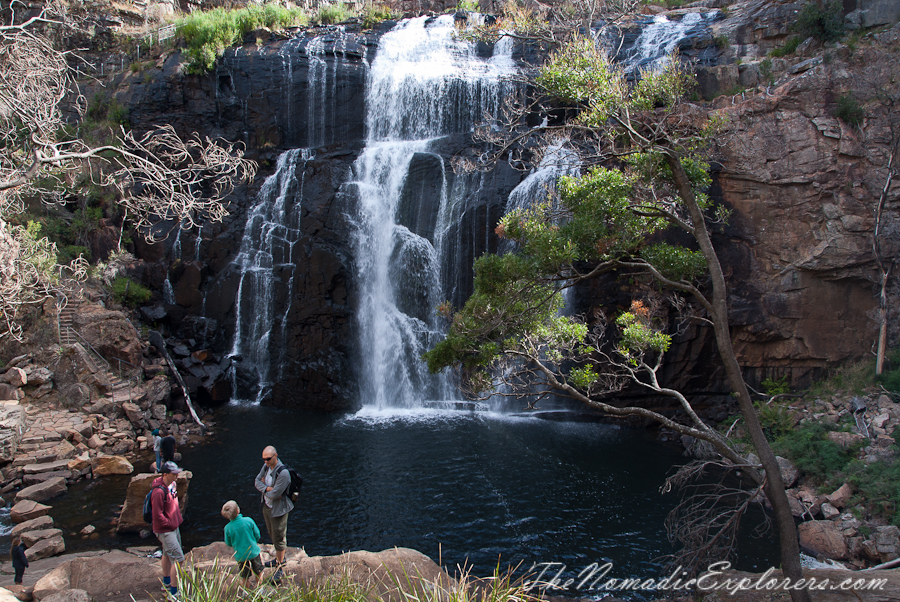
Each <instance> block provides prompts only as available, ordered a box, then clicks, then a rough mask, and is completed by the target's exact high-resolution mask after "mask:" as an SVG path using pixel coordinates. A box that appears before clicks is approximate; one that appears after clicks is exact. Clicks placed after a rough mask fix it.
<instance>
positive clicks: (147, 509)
mask: <svg viewBox="0 0 900 602" xmlns="http://www.w3.org/2000/svg"><path fill="white" fill-rule="evenodd" d="M154 489H165V490H166V493H164V494H163V495H168V494H169V488H168V487H166V486H165V485H157V486H156V487H151V488H150V491H149V492H148V493H147V497H145V498H144V522H145V523H150V524H153V499H152V497H151V496H152V495H153V490H154Z"/></svg>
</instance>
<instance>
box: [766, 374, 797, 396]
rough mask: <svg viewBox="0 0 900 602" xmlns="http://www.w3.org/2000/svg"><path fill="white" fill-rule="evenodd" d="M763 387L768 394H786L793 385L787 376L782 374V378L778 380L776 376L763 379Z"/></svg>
mask: <svg viewBox="0 0 900 602" xmlns="http://www.w3.org/2000/svg"><path fill="white" fill-rule="evenodd" d="M762 386H763V389H765V391H766V395H769V396H772V395H785V394H786V393H790V392H791V387H790V385H789V384H788V381H787V376H782V377H781V378H780V379H778V380H776V379H774V378H767V379H765V380H764V381H762Z"/></svg>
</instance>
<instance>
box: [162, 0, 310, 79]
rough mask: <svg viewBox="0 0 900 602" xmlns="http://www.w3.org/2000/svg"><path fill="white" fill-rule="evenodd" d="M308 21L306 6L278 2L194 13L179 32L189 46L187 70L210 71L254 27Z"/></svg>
mask: <svg viewBox="0 0 900 602" xmlns="http://www.w3.org/2000/svg"><path fill="white" fill-rule="evenodd" d="M308 22H309V18H308V16H307V14H306V12H304V11H303V9H300V8H286V7H284V6H282V5H280V4H276V3H269V4H263V5H258V4H251V5H249V6H247V7H246V8H241V9H237V10H226V9H224V8H216V9H213V10H210V11H206V12H194V13H191V14H190V15H188V16H187V17H185V18H184V20H182V21H181V22H180V23H179V25H178V34H179V35H180V36H181V37H182V38H184V41H185V44H186V45H187V48H186V50H185V54H186V55H187V57H188V65H187V72H188V73H204V72H206V71H209V70H210V69H212V68H213V66H214V65H215V64H216V59H217V58H218V57H219V56H220V55H221V54H222V52H224V50H225V49H226V48H229V47H231V46H234V45H235V44H239V43H240V42H241V40H243V39H244V36H245V35H247V34H248V33H249V32H251V31H253V30H254V29H259V28H261V27H268V28H269V29H272V30H280V29H284V28H286V27H292V26H301V25H306V24H307V23H308Z"/></svg>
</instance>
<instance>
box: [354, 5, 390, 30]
mask: <svg viewBox="0 0 900 602" xmlns="http://www.w3.org/2000/svg"><path fill="white" fill-rule="evenodd" d="M397 16H398V15H395V14H394V11H392V10H391V7H390V6H387V5H386V4H370V5H368V6H366V8H365V9H364V10H363V12H362V15H361V17H362V28H363V29H372V28H373V27H375V26H376V25H378V24H379V23H381V22H382V21H389V20H391V19H395V18H397Z"/></svg>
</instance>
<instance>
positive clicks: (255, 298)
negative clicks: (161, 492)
mask: <svg viewBox="0 0 900 602" xmlns="http://www.w3.org/2000/svg"><path fill="white" fill-rule="evenodd" d="M312 158H313V153H312V151H311V150H309V149H306V148H300V149H293V150H289V151H286V152H284V153H282V154H281V156H280V157H279V158H278V164H277V169H276V171H275V173H274V174H273V175H271V176H269V177H268V178H266V181H265V182H264V183H263V185H262V188H261V189H260V191H259V194H257V196H256V201H255V204H254V206H253V207H252V208H251V209H250V211H249V212H248V215H247V225H246V227H245V229H244V237H243V239H242V241H241V249H240V252H239V253H238V255H237V257H236V258H235V260H234V264H235V265H236V266H237V267H238V269H239V270H240V273H241V278H240V284H239V286H238V291H237V298H236V300H235V313H236V316H237V318H236V323H235V333H234V342H233V345H232V350H231V354H230V355H231V356H232V357H233V358H235V359H236V361H238V362H239V364H240V366H241V370H242V371H243V372H244V373H247V372H255V380H256V383H255V386H256V391H255V397H254V399H255V400H256V401H260V400H261V399H262V398H263V397H264V396H265V394H266V392H267V390H268V389H269V388H270V387H271V385H272V383H273V382H275V381H276V380H277V379H278V377H279V374H280V370H281V366H282V362H281V361H279V357H278V355H279V354H280V353H279V349H278V348H274V347H275V346H273V345H272V344H271V337H272V335H273V331H274V330H275V329H276V328H279V327H281V328H283V327H284V323H285V320H284V319H283V318H284V316H285V315H287V314H288V313H289V311H290V299H291V296H290V295H287V296H286V297H287V299H286V302H285V301H284V300H282V302H281V303H279V302H278V292H279V290H282V291H283V290H287V291H290V290H291V283H290V280H291V279H292V278H293V274H294V268H295V265H294V254H293V247H294V244H295V243H296V242H297V239H298V238H299V232H300V229H299V220H300V207H301V201H302V198H303V182H304V181H303V177H302V174H303V173H304V167H305V165H306V162H307V161H309V160H310V159H312ZM298 173H299V174H301V176H300V178H299V179H298V175H297V174H298ZM285 279H287V281H285ZM276 310H277V311H276ZM273 348H274V349H273ZM281 350H282V351H283V349H281ZM273 352H274V354H275V357H272V355H273ZM236 375H237V371H236V370H235V371H233V376H236ZM232 384H233V387H234V390H235V392H236V394H237V395H238V396H240V391H241V387H240V386H239V384H238V383H237V382H233V383H232Z"/></svg>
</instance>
